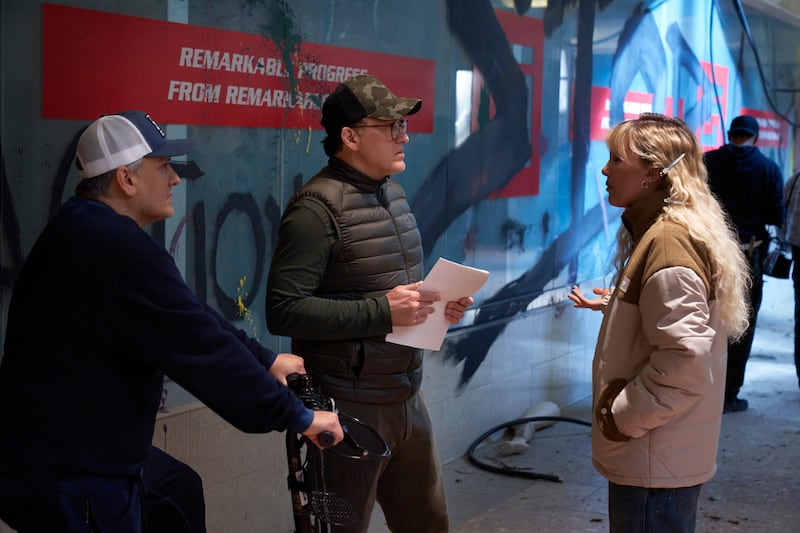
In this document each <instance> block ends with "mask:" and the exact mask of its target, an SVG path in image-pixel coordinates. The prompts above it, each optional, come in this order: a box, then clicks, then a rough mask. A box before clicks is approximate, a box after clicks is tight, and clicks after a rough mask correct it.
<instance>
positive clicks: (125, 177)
mask: <svg viewBox="0 0 800 533" xmlns="http://www.w3.org/2000/svg"><path fill="white" fill-rule="evenodd" d="M114 183H116V185H117V187H119V190H120V191H121V192H122V194H124V195H125V196H126V197H128V198H130V197H133V196H135V195H136V185H137V183H136V178H135V177H134V175H133V172H131V171H130V169H129V168H128V167H125V166H122V167H119V168H117V170H115V171H114Z"/></svg>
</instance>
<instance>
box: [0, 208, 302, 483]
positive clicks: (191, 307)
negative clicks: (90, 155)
mask: <svg viewBox="0 0 800 533" xmlns="http://www.w3.org/2000/svg"><path fill="white" fill-rule="evenodd" d="M275 357H276V354H275V353H274V352H272V351H270V350H268V349H266V348H264V347H262V346H261V345H259V344H258V342H256V341H255V340H253V339H250V338H248V337H247V336H246V335H245V333H244V332H242V331H240V330H238V329H236V328H234V327H233V326H232V325H231V324H230V323H229V322H228V321H227V320H226V319H225V318H223V317H222V316H220V315H219V314H218V313H216V312H215V311H214V310H212V309H211V308H210V307H208V306H207V305H205V304H204V303H203V302H201V301H200V300H198V299H197V297H196V296H195V294H194V293H193V292H192V291H191V290H190V288H189V287H188V286H187V285H186V283H185V282H184V281H183V279H182V277H181V275H180V272H179V271H178V269H177V268H176V266H175V264H174V262H173V259H172V257H171V256H170V255H169V254H168V253H167V251H166V250H165V249H164V247H163V246H161V245H160V244H159V243H157V242H156V241H155V240H153V239H152V238H151V237H150V236H149V235H148V234H147V233H146V232H145V231H143V230H142V229H141V228H140V227H139V226H138V225H137V224H136V223H135V222H134V221H133V220H132V219H130V218H129V217H126V216H122V215H119V214H117V213H116V212H115V211H113V210H112V209H111V208H110V207H108V206H106V205H105V204H103V203H100V202H97V201H93V200H85V199H80V198H77V197H75V198H71V199H70V200H68V201H67V202H66V203H65V204H64V205H63V206H62V208H61V210H60V211H59V213H58V214H57V215H56V216H55V217H54V218H53V220H51V221H50V223H49V224H48V225H47V227H46V228H45V230H44V232H43V233H42V234H41V236H40V237H39V239H38V240H37V242H36V244H35V245H34V247H33V249H32V250H31V253H30V255H29V257H28V258H27V260H26V262H25V265H24V266H23V268H22V270H21V272H20V275H19V277H18V279H17V280H16V285H15V288H14V293H13V295H12V299H11V303H10V307H9V315H8V328H7V333H6V341H5V354H4V356H3V359H2V362H1V363H0V428H2V430H0V475H3V474H6V475H12V476H17V477H25V478H33V479H43V480H47V479H54V478H61V477H66V476H75V475H110V476H114V475H125V476H127V475H136V474H138V473H139V469H140V467H141V464H142V461H143V460H144V459H145V457H146V456H147V453H148V450H149V448H150V444H151V441H152V437H153V428H154V423H155V417H156V412H157V410H158V407H159V403H160V398H161V391H162V377H163V375H164V374H166V375H167V376H169V377H170V378H171V379H172V380H174V381H175V382H176V383H178V384H179V385H181V386H182V387H184V388H185V389H186V390H187V391H189V392H190V393H192V394H193V395H194V396H195V397H197V398H198V399H199V400H201V401H202V402H204V403H205V404H206V405H207V406H208V407H210V408H211V409H212V410H214V412H216V413H217V414H219V415H220V416H222V417H223V418H224V419H225V420H227V421H228V422H230V423H231V424H233V425H234V426H236V427H237V428H239V429H240V430H242V431H246V432H253V433H259V432H267V431H271V430H284V429H286V428H290V429H292V430H293V431H297V432H301V431H304V430H305V429H306V428H307V427H308V426H309V425H310V423H311V421H312V419H313V412H312V411H309V410H308V409H306V408H305V407H304V406H303V405H302V403H301V402H300V401H299V400H298V399H297V398H296V397H295V396H294V395H293V394H292V393H291V391H290V390H289V389H287V388H286V387H284V386H282V385H281V384H279V383H278V382H277V381H275V380H274V379H273V378H272V376H271V375H270V374H269V373H268V368H269V367H270V366H271V365H272V363H273V361H274V360H275Z"/></svg>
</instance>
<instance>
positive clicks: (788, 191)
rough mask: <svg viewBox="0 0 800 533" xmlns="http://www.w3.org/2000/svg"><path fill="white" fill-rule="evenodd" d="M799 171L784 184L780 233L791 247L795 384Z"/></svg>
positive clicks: (799, 337) (799, 365)
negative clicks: (783, 211) (782, 216)
mask: <svg viewBox="0 0 800 533" xmlns="http://www.w3.org/2000/svg"><path fill="white" fill-rule="evenodd" d="M798 177H800V172H798V173H796V174H795V175H794V176H792V177H791V178H790V179H789V180H788V181H787V182H786V185H785V186H784V190H783V195H784V197H785V198H786V218H785V220H784V224H783V227H782V228H781V231H780V234H781V236H782V240H783V242H785V243H789V245H791V247H792V263H793V266H792V283H793V284H794V368H795V372H796V373H797V384H798V386H800V269H798V268H797V263H798V262H800V188H797V187H796V186H797V181H798Z"/></svg>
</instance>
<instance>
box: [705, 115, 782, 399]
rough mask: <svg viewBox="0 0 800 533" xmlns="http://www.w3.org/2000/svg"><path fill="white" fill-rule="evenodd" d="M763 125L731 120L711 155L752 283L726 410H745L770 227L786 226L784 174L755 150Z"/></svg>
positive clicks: (711, 173) (731, 360) (731, 358)
mask: <svg viewBox="0 0 800 533" xmlns="http://www.w3.org/2000/svg"><path fill="white" fill-rule="evenodd" d="M757 141H758V121H757V120H756V119H755V117H752V116H750V115H742V116H738V117H736V118H734V119H733V120H732V121H731V126H730V129H729V130H728V143H727V144H725V145H724V146H722V147H720V148H718V149H716V150H711V151H709V152H706V154H705V157H704V159H705V164H706V168H707V170H708V184H709V186H710V187H711V191H712V192H713V193H714V194H715V195H716V196H717V198H718V199H719V201H720V203H721V204H722V207H723V209H724V210H725V212H726V213H727V215H728V217H729V219H730V221H731V223H732V224H733V225H734V226H735V227H736V229H737V231H738V233H739V240H740V242H741V246H742V250H743V251H744V252H745V255H746V256H747V258H748V262H749V264H750V274H751V276H750V277H751V281H752V285H751V287H750V291H749V295H748V301H747V302H745V304H747V305H749V306H750V316H749V321H750V326H749V327H748V328H747V330H746V331H745V333H744V335H742V337H741V338H740V339H739V340H737V341H734V342H731V343H729V344H728V372H727V376H726V379H725V406H724V408H723V412H726V413H730V412H736V411H744V410H746V409H747V407H748V402H747V400H746V399H745V398H739V390H740V389H741V387H742V385H743V384H744V374H745V366H746V365H747V359H748V358H749V357H750V350H751V348H752V346H753V336H754V334H755V329H756V318H757V316H758V310H759V308H760V307H761V298H762V292H763V274H762V272H763V267H762V262H763V260H764V257H766V253H767V251H768V248H769V232H768V230H767V226H768V225H772V226H781V225H782V224H783V217H784V210H785V208H784V205H783V176H782V173H781V169H780V167H778V165H777V164H776V163H775V162H774V161H772V160H771V159H769V158H768V157H767V156H765V155H764V154H762V153H761V151H760V150H759V149H758V148H757V147H756V142H757Z"/></svg>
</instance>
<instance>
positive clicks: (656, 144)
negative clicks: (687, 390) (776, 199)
mask: <svg viewBox="0 0 800 533" xmlns="http://www.w3.org/2000/svg"><path fill="white" fill-rule="evenodd" d="M606 144H607V145H608V147H609V150H610V151H611V152H613V153H616V154H619V155H620V157H622V158H626V157H631V158H638V159H640V160H642V161H644V162H645V163H646V164H647V165H649V166H650V167H652V168H655V169H658V170H659V171H661V170H662V169H665V168H666V167H668V166H669V165H670V164H671V163H673V162H674V161H675V160H676V159H677V158H678V157H680V155H681V154H684V157H683V159H681V160H680V161H679V162H678V163H677V164H676V165H675V166H674V167H673V168H671V169H669V170H668V171H667V172H665V173H664V176H663V179H662V183H661V185H660V186H661V187H662V188H663V189H665V190H666V191H667V199H666V201H667V204H666V206H665V207H664V211H663V213H662V214H661V215H660V217H659V218H664V219H667V220H671V221H674V222H676V223H678V224H680V225H681V226H683V227H685V228H686V229H687V231H688V232H689V235H691V237H692V238H693V239H695V240H697V241H699V242H700V243H702V244H703V245H704V246H705V248H706V249H707V250H708V254H709V257H710V258H711V262H712V269H713V272H712V273H711V279H712V283H713V284H714V287H713V289H714V291H715V294H716V298H717V301H718V302H719V305H720V310H721V318H722V322H723V324H725V326H726V327H727V328H728V335H729V337H730V338H731V339H738V338H739V337H741V335H742V333H744V330H745V329H746V328H747V325H748V318H747V315H748V309H747V306H746V305H744V302H745V301H746V298H745V294H746V291H747V290H748V288H749V284H750V283H751V280H750V276H749V266H748V264H747V261H746V260H745V257H744V254H743V253H742V250H741V248H740V246H739V239H738V236H737V234H736V232H735V230H734V229H733V226H732V225H731V224H730V222H729V220H728V218H727V217H726V215H725V212H724V211H723V210H722V207H721V206H720V204H719V202H718V201H717V199H716V198H715V197H714V195H713V194H712V193H711V190H710V189H709V187H708V174H707V173H706V167H705V165H704V164H703V153H702V151H701V149H700V145H699V143H698V142H697V139H696V138H695V136H694V135H693V134H692V132H691V131H690V130H689V128H688V127H687V126H686V124H685V123H684V122H683V121H682V120H680V119H678V118H671V117H666V116H664V115H659V114H656V113H643V114H642V115H641V116H640V117H639V118H638V119H636V120H628V121H625V122H622V123H620V124H618V125H617V126H615V127H614V128H613V129H612V130H611V131H610V132H609V134H608V137H607V138H606ZM617 243H618V247H617V253H616V256H615V258H614V266H615V267H616V270H617V276H619V275H620V274H621V272H622V269H623V267H624V266H625V264H626V262H627V261H628V259H630V256H631V253H632V251H633V241H632V239H631V235H630V233H629V232H628V230H627V229H626V228H625V227H624V226H622V225H621V226H620V228H619V230H618V231H617ZM709 289H710V288H709Z"/></svg>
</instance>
